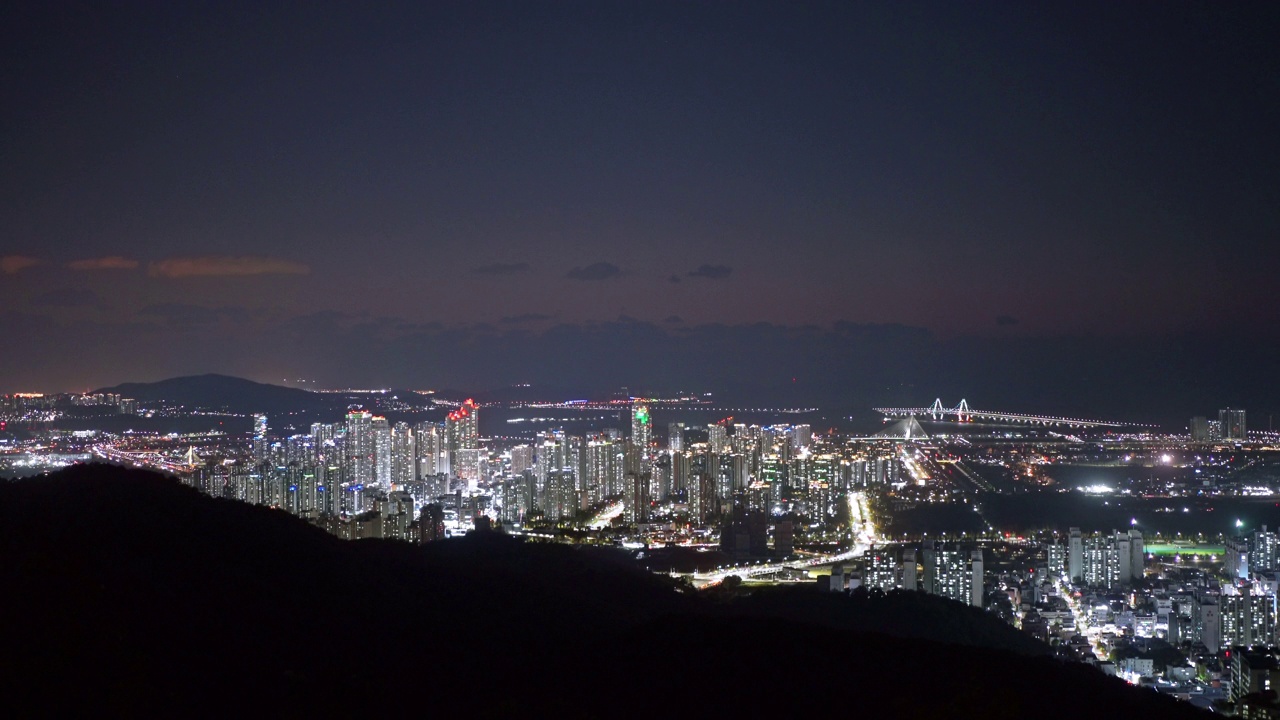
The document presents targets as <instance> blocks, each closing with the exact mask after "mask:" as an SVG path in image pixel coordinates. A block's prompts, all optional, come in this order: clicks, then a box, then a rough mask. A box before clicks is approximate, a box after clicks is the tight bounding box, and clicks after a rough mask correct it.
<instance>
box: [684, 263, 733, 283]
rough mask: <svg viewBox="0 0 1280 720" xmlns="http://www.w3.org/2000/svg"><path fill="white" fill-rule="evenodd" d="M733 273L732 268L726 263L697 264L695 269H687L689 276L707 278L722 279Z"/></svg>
mask: <svg viewBox="0 0 1280 720" xmlns="http://www.w3.org/2000/svg"><path fill="white" fill-rule="evenodd" d="M731 274H733V268H731V267H729V266H728V265H699V266H698V268H697V269H696V270H690V271H689V277H700V278H707V279H708V280H723V279H725V278H727V277H729V276H730V275H731Z"/></svg>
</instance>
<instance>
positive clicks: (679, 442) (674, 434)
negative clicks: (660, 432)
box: [667, 422, 684, 452]
mask: <svg viewBox="0 0 1280 720" xmlns="http://www.w3.org/2000/svg"><path fill="white" fill-rule="evenodd" d="M667 449H668V450H670V451H671V452H680V451H681V450H684V423H680V422H676V423H668V424H667Z"/></svg>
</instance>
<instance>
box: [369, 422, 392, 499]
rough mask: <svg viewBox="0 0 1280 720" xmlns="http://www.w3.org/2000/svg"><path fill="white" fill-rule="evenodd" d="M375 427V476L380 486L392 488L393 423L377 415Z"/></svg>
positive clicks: (372, 424)
mask: <svg viewBox="0 0 1280 720" xmlns="http://www.w3.org/2000/svg"><path fill="white" fill-rule="evenodd" d="M371 426H372V428H373V476H374V483H376V484H377V486H378V487H380V488H382V489H384V490H387V489H390V488H391V424H390V423H388V422H387V419H386V418H384V417H382V416H380V415H375V416H374V417H373V420H372V422H371Z"/></svg>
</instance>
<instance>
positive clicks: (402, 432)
mask: <svg viewBox="0 0 1280 720" xmlns="http://www.w3.org/2000/svg"><path fill="white" fill-rule="evenodd" d="M417 455H418V453H417V442H416V438H415V437H414V435H413V430H412V429H410V428H409V423H406V422H398V423H396V424H395V427H393V428H391V484H392V485H395V486H396V487H398V488H404V487H407V486H408V485H409V483H411V482H413V481H414V480H416V479H417V470H416V467H415V466H416V464H417Z"/></svg>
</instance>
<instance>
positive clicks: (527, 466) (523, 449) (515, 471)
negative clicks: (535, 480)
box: [511, 445, 534, 475]
mask: <svg viewBox="0 0 1280 720" xmlns="http://www.w3.org/2000/svg"><path fill="white" fill-rule="evenodd" d="M533 458H534V452H533V446H532V445H517V446H516V447H513V448H511V474H512V475H521V474H523V473H524V471H525V470H531V469H533Z"/></svg>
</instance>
